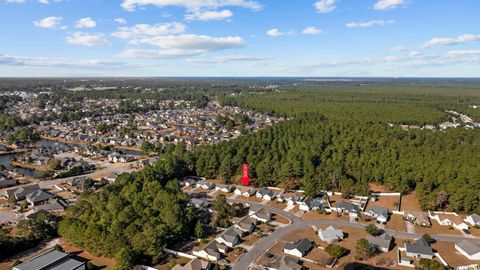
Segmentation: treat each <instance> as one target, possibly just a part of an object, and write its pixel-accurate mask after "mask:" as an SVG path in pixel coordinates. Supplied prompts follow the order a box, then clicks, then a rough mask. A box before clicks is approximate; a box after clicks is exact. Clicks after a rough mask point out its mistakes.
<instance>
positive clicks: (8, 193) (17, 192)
mask: <svg viewBox="0 0 480 270" xmlns="http://www.w3.org/2000/svg"><path fill="white" fill-rule="evenodd" d="M37 190H40V186H39V185H38V184H34V185H30V186H24V187H19V188H14V189H9V190H5V191H4V192H2V194H1V196H4V197H5V198H7V199H9V198H10V197H14V198H15V199H16V200H18V201H20V200H24V199H25V197H26V196H27V195H28V194H30V193H32V192H34V191H37Z"/></svg>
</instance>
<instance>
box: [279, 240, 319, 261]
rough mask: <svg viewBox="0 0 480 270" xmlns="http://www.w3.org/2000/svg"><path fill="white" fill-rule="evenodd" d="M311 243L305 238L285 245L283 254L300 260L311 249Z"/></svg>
mask: <svg viewBox="0 0 480 270" xmlns="http://www.w3.org/2000/svg"><path fill="white" fill-rule="evenodd" d="M312 247H313V246H312V242H311V241H310V240H308V239H307V238H303V239H301V240H298V241H296V242H293V243H285V246H284V247H283V252H284V253H287V254H289V255H292V256H295V257H299V258H302V257H303V256H305V255H307V253H308V252H309V251H310V250H311V249H312Z"/></svg>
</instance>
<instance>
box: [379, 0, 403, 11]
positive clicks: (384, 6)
mask: <svg viewBox="0 0 480 270" xmlns="http://www.w3.org/2000/svg"><path fill="white" fill-rule="evenodd" d="M406 2H407V0H379V1H377V2H376V3H375V5H374V6H373V8H374V9H376V10H389V9H395V8H397V7H399V6H401V5H405V4H406Z"/></svg>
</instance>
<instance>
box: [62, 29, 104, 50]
mask: <svg viewBox="0 0 480 270" xmlns="http://www.w3.org/2000/svg"><path fill="white" fill-rule="evenodd" d="M66 40H67V43H70V44H74V45H82V46H87V47H93V46H104V45H108V44H110V43H109V42H108V40H107V39H105V38H104V37H103V34H100V33H98V34H88V33H83V32H75V33H74V34H73V35H71V36H69V37H67V38H66Z"/></svg>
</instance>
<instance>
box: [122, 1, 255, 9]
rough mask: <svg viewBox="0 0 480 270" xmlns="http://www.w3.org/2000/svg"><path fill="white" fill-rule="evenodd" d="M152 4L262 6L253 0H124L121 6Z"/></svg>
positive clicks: (193, 6) (200, 6)
mask: <svg viewBox="0 0 480 270" xmlns="http://www.w3.org/2000/svg"><path fill="white" fill-rule="evenodd" d="M145 5H154V6H158V7H166V6H178V7H183V8H186V9H188V10H201V9H208V10H215V9H217V8H221V7H226V6H234V7H242V8H247V9H251V10H259V9H261V8H262V6H261V5H260V3H258V2H257V1H253V0H124V1H123V3H122V7H123V8H124V9H125V10H128V11H134V10H135V9H136V8H137V7H141V6H145Z"/></svg>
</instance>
